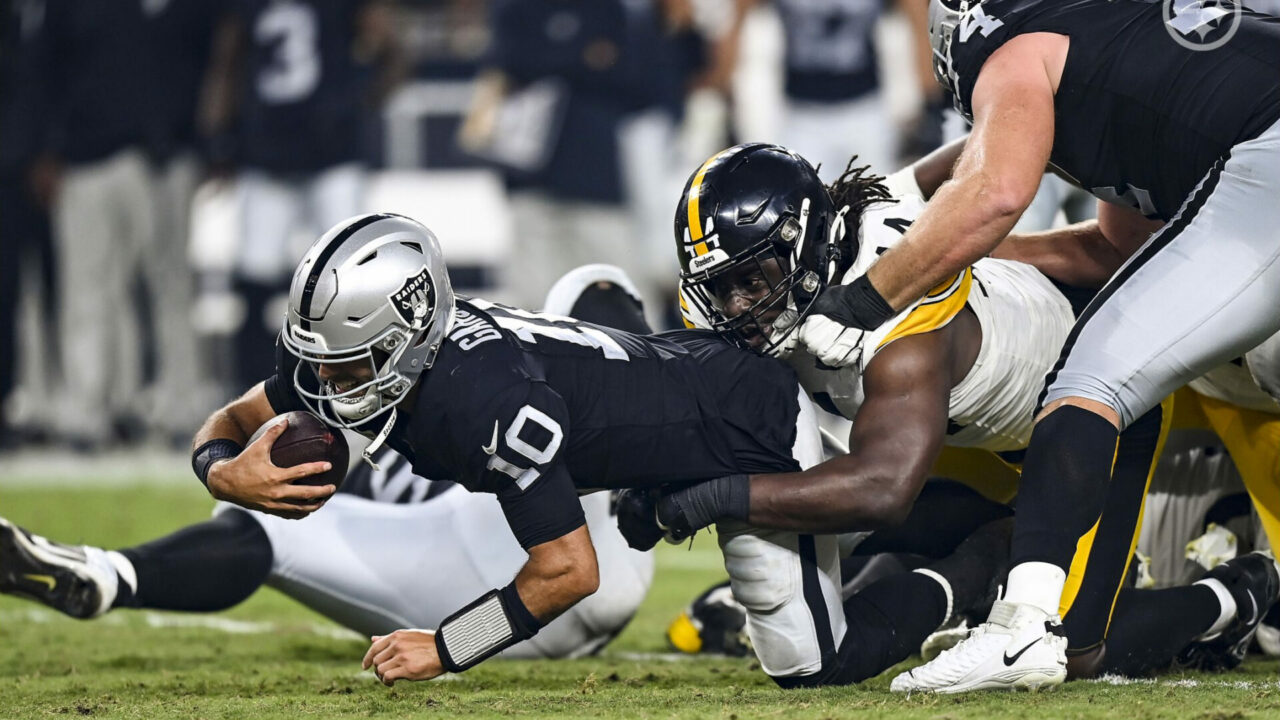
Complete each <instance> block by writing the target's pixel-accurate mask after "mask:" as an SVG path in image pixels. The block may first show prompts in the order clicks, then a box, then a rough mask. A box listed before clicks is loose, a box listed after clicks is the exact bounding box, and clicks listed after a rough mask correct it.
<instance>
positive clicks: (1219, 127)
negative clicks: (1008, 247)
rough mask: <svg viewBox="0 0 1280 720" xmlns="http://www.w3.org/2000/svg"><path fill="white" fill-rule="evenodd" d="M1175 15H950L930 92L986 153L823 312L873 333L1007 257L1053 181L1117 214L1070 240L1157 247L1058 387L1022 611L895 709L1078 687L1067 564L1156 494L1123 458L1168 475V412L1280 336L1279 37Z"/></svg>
mask: <svg viewBox="0 0 1280 720" xmlns="http://www.w3.org/2000/svg"><path fill="white" fill-rule="evenodd" d="M1175 5H1177V4H1176V3H1175ZM1170 7H1171V6H1170V5H1169V4H1168V3H1164V4H1160V3H1150V2H1106V1H1104V0H1082V1H1081V2H1072V3H1061V2H1052V1H1049V0H984V1H981V2H968V1H967V0H933V3H932V8H931V13H932V18H931V22H930V26H931V28H930V32H931V39H932V41H933V43H934V48H935V58H936V61H935V74H936V75H937V76H938V79H939V81H940V82H942V84H943V85H944V86H945V87H947V88H948V89H950V90H951V91H952V92H953V94H954V97H955V100H956V104H957V108H958V109H959V110H960V112H961V113H962V114H963V115H964V116H965V117H967V118H970V119H972V121H973V123H974V130H973V133H972V135H971V136H970V138H969V142H968V145H967V147H966V149H965V152H964V153H963V154H962V156H961V159H960V161H959V163H958V164H957V166H956V171H955V173H954V175H953V177H952V180H951V181H950V182H949V183H947V184H946V185H944V186H943V187H942V188H941V189H940V190H939V192H938V193H937V194H936V195H935V196H934V198H933V199H932V200H931V201H930V204H929V207H928V208H927V209H926V211H925V212H924V213H923V214H922V215H921V217H920V218H919V220H918V221H917V222H916V223H915V224H914V226H913V227H912V228H911V230H909V231H908V232H907V234H906V238H905V239H904V241H903V242H902V243H900V244H899V246H898V247H897V248H895V249H894V250H891V251H889V252H887V253H886V254H885V255H884V256H883V257H882V258H880V259H879V260H878V261H877V262H876V263H875V265H874V266H872V267H871V268H870V269H869V270H868V271H867V273H866V275H864V276H862V277H860V278H858V279H857V280H855V281H854V282H852V283H850V284H848V285H843V286H839V287H833V288H832V289H831V290H830V291H829V292H828V293H826V294H825V295H824V297H823V299H822V300H821V301H820V304H819V306H818V308H816V309H817V311H818V312H819V313H822V314H823V315H825V316H827V317H829V318H833V319H836V320H838V321H839V322H841V323H842V324H843V325H845V326H847V327H848V328H850V329H852V330H853V331H855V332H869V333H870V332H876V331H877V330H878V329H880V328H881V327H882V326H883V325H884V324H885V323H886V322H888V321H889V320H890V319H891V318H893V317H894V316H896V315H897V314H898V313H899V312H900V311H901V310H902V309H903V308H905V307H908V306H909V305H910V304H911V303H914V302H916V301H918V300H919V298H921V297H924V296H925V295H926V294H927V293H929V292H930V290H931V289H933V288H935V287H937V286H938V284H939V283H940V282H943V281H944V280H946V279H948V278H952V277H954V276H955V275H956V274H957V273H960V272H962V271H963V269H964V268H966V267H968V266H969V265H970V264H971V263H973V262H974V261H976V260H978V259H979V258H981V257H983V256H985V255H986V254H987V253H988V252H990V251H991V249H992V248H994V247H995V246H996V245H997V244H998V243H999V242H1000V241H1001V239H1002V238H1004V236H1005V235H1006V233H1007V232H1008V231H1009V228H1010V227H1012V225H1013V223H1014V221H1015V220H1016V219H1017V218H1018V216H1019V215H1020V213H1021V212H1022V210H1023V209H1024V208H1025V207H1026V206H1027V204H1028V203H1029V202H1030V199H1031V197H1032V196H1033V195H1034V193H1035V190H1036V187H1037V186H1038V185H1039V180H1040V177H1041V174H1042V173H1043V172H1044V169H1045V166H1046V164H1047V163H1052V166H1053V168H1054V169H1055V170H1056V171H1057V172H1058V173H1059V174H1060V175H1062V176H1064V177H1067V178H1070V179H1071V180H1072V182H1073V183H1074V184H1076V185H1078V186H1080V187H1082V188H1086V189H1089V190H1090V191H1091V192H1092V193H1093V194H1094V195H1095V196H1096V197H1098V198H1099V199H1100V200H1101V201H1102V203H1101V204H1100V205H1099V217H1098V219H1097V221H1094V222H1091V223H1088V224H1086V225H1083V226H1073V227H1072V228H1070V229H1069V230H1067V231H1064V234H1073V235H1074V236H1075V237H1078V238H1087V239H1090V240H1092V241H1100V242H1105V243H1107V244H1110V245H1113V246H1114V247H1116V248H1117V249H1118V250H1119V251H1121V253H1122V254H1123V255H1128V254H1130V252H1131V251H1132V250H1133V248H1138V247H1139V246H1141V247H1140V249H1138V250H1137V251H1136V252H1135V253H1133V255H1132V257H1131V258H1130V260H1129V261H1128V262H1127V264H1126V265H1125V266H1124V268H1123V269H1122V270H1121V271H1120V272H1119V273H1117V274H1116V275H1115V277H1114V278H1113V279H1112V280H1111V281H1110V282H1109V283H1108V285H1107V286H1106V288H1105V289H1104V290H1103V291H1102V292H1101V293H1100V294H1099V295H1098V296H1097V297H1096V298H1095V300H1094V301H1093V303H1092V304H1091V305H1090V307H1089V309H1088V310H1087V311H1086V312H1085V313H1084V314H1083V315H1082V316H1081V318H1080V320H1079V321H1078V322H1077V323H1076V325H1075V326H1074V328H1073V330H1072V332H1071V334H1070V336H1069V338H1068V339H1067V342H1066V343H1065V345H1064V346H1063V351H1062V356H1061V358H1060V360H1059V361H1058V362H1057V363H1056V364H1055V366H1054V368H1053V372H1052V373H1051V374H1050V376H1049V377H1048V379H1047V389H1046V392H1045V394H1044V397H1043V399H1042V401H1041V402H1040V403H1038V423H1037V426H1036V430H1035V434H1034V436H1033V438H1032V442H1031V444H1030V446H1029V448H1028V452H1027V456H1026V460H1025V463H1024V473H1023V485H1022V491H1021V493H1020V499H1019V513H1018V531H1017V533H1016V534H1015V540H1014V545H1015V547H1014V557H1013V561H1014V563H1015V565H1014V568H1013V570H1012V571H1011V573H1010V577H1009V590H1008V594H1007V596H1006V598H1005V599H1006V601H1007V602H1006V603H1005V604H1004V605H1001V606H998V610H999V612H998V613H997V614H996V615H994V616H993V617H992V618H991V621H990V622H988V623H986V624H984V625H982V626H981V627H980V628H979V629H978V630H976V631H975V633H974V634H973V635H972V636H971V638H970V640H968V641H966V642H964V643H962V644H961V645H960V646H958V647H957V648H956V650H955V651H953V652H948V653H944V654H943V655H941V656H939V657H938V658H937V659H936V660H934V661H932V662H931V663H929V664H928V665H925V666H923V667H921V668H917V669H915V670H913V671H912V672H911V673H910V674H904V675H903V676H900V677H899V678H898V679H897V680H896V682H895V688H896V689H898V690H903V691H911V690H928V691H939V692H962V691H966V690H970V689H979V688H1008V687H1015V686H1021V685H1030V684H1042V683H1057V682H1061V681H1062V679H1064V678H1065V672H1063V670H1064V669H1065V667H1066V662H1067V658H1066V655H1065V654H1064V653H1062V652H1060V651H1059V650H1058V649H1057V648H1059V646H1060V643H1059V642H1058V641H1057V640H1056V639H1055V638H1056V633H1057V632H1058V630H1057V628H1058V627H1059V619H1058V610H1059V605H1060V603H1062V601H1063V600H1064V594H1063V590H1064V587H1065V586H1066V583H1067V581H1068V580H1067V579H1068V570H1069V568H1070V565H1071V562H1072V558H1073V557H1074V556H1075V555H1076V551H1077V548H1078V547H1080V543H1081V542H1082V539H1083V541H1084V543H1085V545H1086V546H1089V545H1090V541H1091V540H1092V539H1093V538H1094V537H1097V536H1105V535H1109V534H1110V533H1111V532H1112V530H1110V529H1109V528H1108V527H1107V525H1108V522H1109V521H1108V518H1110V517H1114V514H1113V511H1114V512H1115V513H1120V514H1122V515H1130V516H1132V515H1133V514H1135V510H1136V508H1138V507H1140V503H1141V498H1142V491H1143V489H1144V487H1145V483H1139V482H1138V481H1134V482H1125V481H1124V478H1122V477H1120V472H1121V470H1122V466H1121V463H1120V462H1119V461H1116V462H1113V460H1116V458H1117V453H1119V454H1120V455H1122V456H1123V455H1125V454H1127V453H1128V452H1130V451H1131V452H1133V453H1135V454H1138V455H1141V454H1146V455H1147V456H1148V458H1153V457H1154V456H1155V455H1156V452H1155V448H1156V445H1157V437H1158V432H1157V430H1156V427H1157V426H1158V425H1160V424H1161V421H1162V417H1161V411H1160V409H1159V403H1160V401H1161V399H1162V398H1165V397H1167V396H1168V395H1169V394H1170V393H1171V392H1172V391H1173V390H1175V389H1177V388H1178V387H1179V386H1181V385H1183V384H1185V383H1186V382H1188V381H1190V380H1192V379H1194V378H1195V377H1197V376H1199V375H1202V374H1203V373H1205V372H1207V371H1208V370H1210V369H1211V368H1213V367H1215V366H1217V365H1219V364H1221V363H1223V362H1226V361H1228V360H1231V359H1232V358H1235V357H1239V356H1240V355H1241V354H1243V353H1244V352H1245V351H1247V350H1248V349H1249V348H1251V347H1253V346H1255V345H1257V344H1258V343H1259V342H1261V341H1262V340H1263V339H1265V338H1266V337H1267V336H1269V335H1271V334H1273V333H1275V332H1276V331H1277V330H1280V315H1278V314H1277V313H1276V312H1275V308H1276V307H1277V304H1280V262H1277V260H1280V242H1277V238H1276V227H1278V226H1280V205H1277V203H1275V201H1274V200H1275V198H1274V194H1275V193H1274V187H1275V185H1276V182H1277V181H1280V124H1277V120H1278V119H1280V85H1278V84H1277V83H1276V82H1275V77H1276V75H1277V72H1278V71H1280V22H1277V21H1276V20H1275V19H1271V18H1264V17H1262V16H1258V15H1256V14H1254V13H1252V12H1250V11H1248V10H1241V11H1239V12H1234V11H1233V12H1229V13H1227V18H1226V19H1225V20H1223V19H1221V18H1219V16H1218V14H1217V13H1208V12H1207V11H1206V10H1204V9H1203V8H1201V7H1200V6H1199V5H1198V4H1195V3H1192V4H1190V5H1185V4H1184V6H1181V7H1178V8H1176V10H1177V12H1176V13H1174V17H1168V16H1167V15H1168V14H1169V13H1168V9H1169V8H1170ZM1153 231H1154V232H1153ZM1135 477H1138V476H1136V475H1135ZM1109 480H1110V482H1109ZM1108 505H1113V506H1114V507H1107V506H1108ZM1104 508H1105V512H1104ZM1095 524H1097V529H1096V530H1091V528H1093V527H1094V526H1095ZM1120 524H1121V525H1123V524H1125V523H1120ZM1131 529H1132V528H1130V530H1131ZM1120 531H1121V530H1119V529H1118V530H1115V532H1120ZM1105 545H1106V548H1105V549H1104V548H1103V547H1102V546H1099V545H1093V546H1092V551H1093V552H1092V554H1095V555H1098V557H1097V558H1095V559H1091V560H1090V564H1091V565H1094V563H1095V560H1096V563H1097V565H1096V567H1098V569H1101V568H1103V567H1105V568H1108V569H1109V570H1108V572H1106V573H1105V574H1106V575H1107V576H1109V577H1105V578H1104V577H1102V576H1099V575H1095V577H1096V578H1097V581H1098V582H1102V583H1104V584H1110V583H1111V582H1113V581H1114V582H1116V583H1118V582H1119V578H1120V577H1122V575H1123V573H1122V572H1111V571H1110V570H1111V569H1121V568H1123V566H1124V565H1125V563H1126V558H1127V553H1125V552H1124V549H1123V545H1122V544H1120V543H1105ZM1103 554H1111V558H1110V559H1107V558H1104V557H1102V555H1103ZM1086 580H1088V578H1086ZM1112 597H1113V595H1112V594H1111V593H1108V592H1098V593H1096V594H1094V595H1093V599H1092V600H1090V601H1089V602H1091V603H1093V604H1095V605H1097V606H1098V607H1099V608H1105V607H1106V606H1107V605H1108V604H1110V602H1111V598H1112ZM1077 600H1078V598H1077ZM1105 616H1106V613H1105V612H1098V613H1096V619H1095V621H1094V623H1093V627H1087V628H1081V629H1080V630H1079V631H1074V630H1073V631H1071V632H1069V636H1070V637H1071V644H1072V655H1073V656H1074V657H1076V658H1078V660H1077V665H1078V667H1079V668H1080V669H1081V671H1082V672H1089V671H1090V669H1091V668H1090V665H1092V664H1094V661H1096V659H1097V658H1098V657H1100V656H1101V655H1102V654H1103V651H1104V646H1103V641H1104V639H1105V636H1106V622H1105ZM1055 668H1056V669H1055Z"/></svg>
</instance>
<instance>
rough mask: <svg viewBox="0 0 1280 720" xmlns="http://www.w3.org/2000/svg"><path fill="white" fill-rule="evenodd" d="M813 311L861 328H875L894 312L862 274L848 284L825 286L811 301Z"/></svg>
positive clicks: (849, 325) (869, 329)
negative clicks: (812, 301) (825, 288)
mask: <svg viewBox="0 0 1280 720" xmlns="http://www.w3.org/2000/svg"><path fill="white" fill-rule="evenodd" d="M813 311H814V312H816V313H820V314H822V315H826V316H828V317H830V318H831V319H833V320H835V321H836V322H838V323H840V324H842V325H845V326H848V327H852V328H858V329H861V330H867V331H871V330H875V329H876V328H878V327H880V326H881V325H883V324H884V323H885V321H886V320H888V319H889V318H891V317H893V316H894V315H896V314H897V313H895V312H894V310H893V308H892V307H891V306H890V305H889V303H888V302H887V301H886V300H885V299H884V296H883V295H881V294H880V292H879V291H878V290H876V288H875V286H874V285H872V284H871V281H870V280H869V279H867V276H866V275H859V276H858V278H857V279H856V280H854V281H853V282H851V283H849V284H848V285H838V286H836V287H830V288H827V290H826V291H825V292H823V293H822V294H821V295H819V296H818V299H817V300H816V301H814V304H813Z"/></svg>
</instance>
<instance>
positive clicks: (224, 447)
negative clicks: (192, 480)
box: [191, 438, 244, 490]
mask: <svg viewBox="0 0 1280 720" xmlns="http://www.w3.org/2000/svg"><path fill="white" fill-rule="evenodd" d="M243 451H244V448H243V447H241V446H240V444H239V443H237V442H236V441H234V440H228V439H226V438H214V439H213V440H210V441H209V442H207V443H205V444H203V445H201V446H200V447H198V448H196V451H195V452H193V453H191V469H192V470H194V471H195V473H196V477H198V478H200V483H201V484H202V485H204V487H205V489H206V490H207V489H208V488H209V468H211V467H213V464H214V463H215V462H217V461H218V460H226V459H228V458H233V457H235V456H237V455H239V454H240V453H241V452H243Z"/></svg>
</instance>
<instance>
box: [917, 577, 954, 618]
mask: <svg viewBox="0 0 1280 720" xmlns="http://www.w3.org/2000/svg"><path fill="white" fill-rule="evenodd" d="M915 572H918V573H920V574H921V575H924V576H925V577H927V578H931V579H933V580H936V581H938V584H939V585H941V586H942V592H944V593H946V596H947V614H946V615H945V616H943V618H942V622H940V623H938V627H942V626H943V625H946V624H947V623H948V622H950V621H951V613H952V612H953V611H954V610H955V596H954V595H952V593H951V583H949V582H947V579H946V578H944V577H942V576H941V575H939V574H938V573H936V572H934V571H932V570H930V569H929V568H917V569H916V570H915Z"/></svg>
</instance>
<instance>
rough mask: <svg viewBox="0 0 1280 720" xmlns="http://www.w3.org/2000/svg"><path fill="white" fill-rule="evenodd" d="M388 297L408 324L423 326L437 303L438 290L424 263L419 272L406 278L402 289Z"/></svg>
mask: <svg viewBox="0 0 1280 720" xmlns="http://www.w3.org/2000/svg"><path fill="white" fill-rule="evenodd" d="M387 298H388V299H389V300H390V301H391V309H392V310H395V311H396V315H399V316H400V319H401V320H403V321H404V323H405V324H406V325H409V326H410V327H419V326H421V325H422V324H423V321H425V320H426V318H427V315H428V314H430V313H431V311H432V310H433V309H434V308H435V305H436V291H435V287H434V286H433V285H432V284H431V273H430V272H429V271H428V270H427V266H426V265H423V266H422V269H421V270H419V271H418V272H417V273H415V274H413V275H410V276H409V277H408V278H405V281H404V284H403V285H401V286H400V289H399V290H397V291H395V292H394V293H391V294H390V295H388V296H387Z"/></svg>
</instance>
